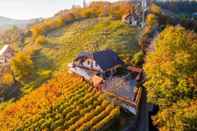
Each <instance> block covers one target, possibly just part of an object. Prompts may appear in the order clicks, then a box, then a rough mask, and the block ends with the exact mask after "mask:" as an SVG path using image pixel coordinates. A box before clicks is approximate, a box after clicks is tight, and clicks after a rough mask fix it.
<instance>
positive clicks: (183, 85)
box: [144, 26, 197, 131]
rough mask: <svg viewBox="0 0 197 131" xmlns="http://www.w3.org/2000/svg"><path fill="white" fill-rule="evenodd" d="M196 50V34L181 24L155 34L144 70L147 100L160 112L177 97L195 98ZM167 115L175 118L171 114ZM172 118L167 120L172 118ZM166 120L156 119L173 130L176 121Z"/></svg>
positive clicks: (181, 98) (177, 100)
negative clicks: (153, 44)
mask: <svg viewBox="0 0 197 131" xmlns="http://www.w3.org/2000/svg"><path fill="white" fill-rule="evenodd" d="M196 52H197V34H195V33H193V32H189V31H187V30H186V29H184V28H183V27H180V26H176V27H172V26H171V27H167V28H166V29H165V30H164V31H163V32H161V33H160V35H159V36H158V37H157V38H156V40H155V51H154V52H152V53H149V54H148V56H147V59H146V64H145V66H144V70H145V73H146V78H147V81H146V83H145V87H146V89H147V92H148V101H149V102H151V103H154V104H157V105H159V106H160V108H161V110H160V112H162V111H163V110H164V109H165V110H167V109H168V108H170V106H171V105H173V104H176V103H178V102H179V101H188V100H192V99H193V100H196V97H197V65H196V63H197V53H196ZM170 115H171V116H170V117H172V118H173V119H174V120H175V119H176V118H175V117H176V116H175V114H173V113H172V114H170ZM167 119H168V118H167ZM173 119H172V121H171V120H170V119H169V120H167V121H168V122H173ZM191 119H192V120H194V119H193V118H191ZM167 121H163V122H161V121H160V120H159V119H158V121H157V122H156V123H162V126H164V127H165V129H166V130H169V131H170V130H173V129H174V128H175V126H176V125H171V126H172V127H169V126H168V122H167ZM184 123H185V122H184V121H183V122H182V124H184ZM180 124H181V123H180ZM159 125H160V124H159ZM159 125H158V126H159ZM180 126H183V125H180ZM164 127H163V128H164ZM171 128H172V129H171Z"/></svg>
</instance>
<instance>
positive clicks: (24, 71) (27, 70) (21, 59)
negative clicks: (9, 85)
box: [11, 52, 34, 82]
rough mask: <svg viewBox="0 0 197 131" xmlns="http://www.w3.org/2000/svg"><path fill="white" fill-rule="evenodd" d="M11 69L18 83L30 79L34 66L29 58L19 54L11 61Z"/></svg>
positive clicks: (24, 54)
mask: <svg viewBox="0 0 197 131" xmlns="http://www.w3.org/2000/svg"><path fill="white" fill-rule="evenodd" d="M11 69H12V71H13V73H14V75H15V77H16V79H17V80H19V81H22V82H24V81H26V80H28V79H30V78H31V77H32V75H33V72H34V65H33V61H32V59H31V56H30V55H28V54H26V53H23V52H20V53H18V54H16V56H15V57H14V58H13V59H12V61H11Z"/></svg>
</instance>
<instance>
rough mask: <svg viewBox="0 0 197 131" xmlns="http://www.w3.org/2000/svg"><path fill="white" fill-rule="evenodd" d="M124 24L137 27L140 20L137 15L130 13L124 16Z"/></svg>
mask: <svg viewBox="0 0 197 131" xmlns="http://www.w3.org/2000/svg"><path fill="white" fill-rule="evenodd" d="M122 22H124V23H126V24H129V25H133V26H137V25H138V24H139V18H138V16H137V15H136V14H135V13H133V14H132V13H128V14H126V15H123V17H122Z"/></svg>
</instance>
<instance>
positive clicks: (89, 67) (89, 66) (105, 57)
mask: <svg viewBox="0 0 197 131" xmlns="http://www.w3.org/2000/svg"><path fill="white" fill-rule="evenodd" d="M123 64H124V63H123V61H122V60H121V59H120V58H119V57H118V55H117V54H116V53H115V52H113V51H112V50H104V51H98V52H81V53H80V54H79V55H78V56H77V57H76V58H75V59H74V61H73V62H72V63H71V64H70V71H72V72H75V73H77V74H79V75H81V76H83V77H84V78H85V79H87V80H90V79H91V78H92V77H93V76H94V75H98V76H100V77H103V78H105V77H110V76H112V75H113V74H115V73H116V70H117V68H118V67H121V66H122V65H123Z"/></svg>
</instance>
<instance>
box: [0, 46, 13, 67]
mask: <svg viewBox="0 0 197 131" xmlns="http://www.w3.org/2000/svg"><path fill="white" fill-rule="evenodd" d="M13 55H14V51H13V50H12V49H11V47H10V46H9V45H4V46H3V48H2V49H1V50H0V64H6V63H7V62H9V60H10V59H11V57H12V56H13Z"/></svg>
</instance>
